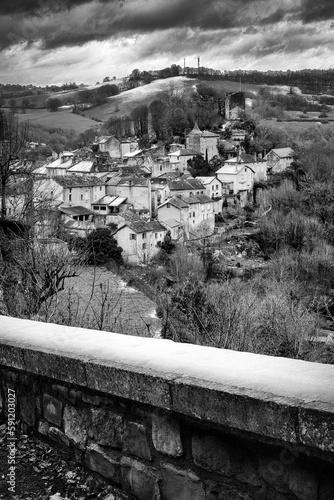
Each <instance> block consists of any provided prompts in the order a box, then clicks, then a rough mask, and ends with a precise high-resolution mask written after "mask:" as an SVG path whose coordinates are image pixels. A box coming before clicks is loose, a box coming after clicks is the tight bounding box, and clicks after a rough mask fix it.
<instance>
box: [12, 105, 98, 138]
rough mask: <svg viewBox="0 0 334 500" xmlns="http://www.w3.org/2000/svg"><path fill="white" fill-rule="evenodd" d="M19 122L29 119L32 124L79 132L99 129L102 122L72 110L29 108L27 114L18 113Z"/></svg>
mask: <svg viewBox="0 0 334 500" xmlns="http://www.w3.org/2000/svg"><path fill="white" fill-rule="evenodd" d="M16 116H17V118H18V120H19V122H20V123H21V122H23V121H29V123H31V124H36V125H43V126H44V127H46V128H61V129H63V130H71V129H73V130H75V131H76V132H77V133H80V132H84V131H85V130H87V129H90V128H92V129H98V128H99V127H100V126H101V124H100V123H97V122H96V121H94V120H92V119H90V118H86V117H84V116H81V115H77V114H74V113H72V112H71V111H70V110H66V111H60V110H58V111H57V112H55V113H52V112H50V111H47V110H46V109H28V110H27V112H26V114H17V115H16Z"/></svg>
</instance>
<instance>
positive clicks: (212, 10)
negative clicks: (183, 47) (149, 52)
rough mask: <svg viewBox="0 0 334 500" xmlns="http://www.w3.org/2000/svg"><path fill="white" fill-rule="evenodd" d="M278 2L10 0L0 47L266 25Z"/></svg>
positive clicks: (277, 13)
mask: <svg viewBox="0 0 334 500" xmlns="http://www.w3.org/2000/svg"><path fill="white" fill-rule="evenodd" d="M282 1H283V2H284V1H287V0H278V1H277V2H275V4H270V5H268V4H267V0H205V2H203V0H169V1H168V2H166V1H165V0H123V1H120V0H94V1H92V0H91V1H87V0H74V1H73V0H71V1H69V0H27V1H25V0H13V1H12V2H8V3H5V4H3V5H1V7H0V16H1V14H2V16H4V18H5V19H9V18H10V22H9V23H8V24H7V21H6V22H4V23H3V30H1V32H0V48H2V49H3V48H5V47H8V46H10V45H12V44H13V43H15V41H20V40H22V41H24V42H26V43H27V44H31V43H32V42H34V41H36V40H41V41H42V47H43V48H44V49H53V48H57V47H62V46H75V45H82V44H84V43H87V42H89V41H92V40H105V39H109V38H118V37H121V36H131V35H132V34H140V33H151V32H156V31H162V30H169V29H182V28H191V29H200V30H204V31H209V30H227V29H231V28H235V27H239V28H243V27H248V26H249V25H252V24H253V25H254V24H260V23H261V22H262V23H264V24H270V23H273V22H277V21H278V20H281V19H282V17H283V16H284V11H283V10H281V9H280V8H279V5H280V3H281V2H282ZM264 6H265V7H266V8H264ZM9 14H10V15H9ZM264 16H265V17H264Z"/></svg>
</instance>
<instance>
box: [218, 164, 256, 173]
mask: <svg viewBox="0 0 334 500" xmlns="http://www.w3.org/2000/svg"><path fill="white" fill-rule="evenodd" d="M243 168H249V169H250V170H251V171H252V172H253V173H254V170H253V169H252V168H251V167H249V166H248V165H246V164H245V163H237V162H234V163H231V164H229V163H225V165H223V166H222V167H220V169H219V170H217V172H216V174H233V175H236V174H238V173H239V172H240V171H241V170H242V169H243Z"/></svg>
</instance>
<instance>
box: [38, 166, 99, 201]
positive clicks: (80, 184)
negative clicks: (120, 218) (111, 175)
mask: <svg viewBox="0 0 334 500" xmlns="http://www.w3.org/2000/svg"><path fill="white" fill-rule="evenodd" d="M38 182H39V192H40V193H41V196H42V197H46V198H48V199H53V200H57V201H61V202H62V203H63V204H65V205H67V206H71V205H74V206H76V205H78V206H82V207H86V208H88V209H89V210H90V209H91V205H92V203H93V202H94V201H96V200H98V199H99V198H101V197H102V196H104V195H105V194H106V185H105V181H104V179H102V178H99V177H96V176H93V175H76V174H73V175H66V176H57V177H53V178H52V179H44V180H40V181H38Z"/></svg>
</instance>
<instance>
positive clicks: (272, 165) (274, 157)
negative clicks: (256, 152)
mask: <svg viewBox="0 0 334 500" xmlns="http://www.w3.org/2000/svg"><path fill="white" fill-rule="evenodd" d="M295 155H296V153H295V151H294V150H293V149H291V148H276V149H272V150H271V151H269V153H268V154H267V155H266V156H265V159H266V160H267V164H268V171H269V172H270V173H272V174H276V173H279V172H282V171H284V170H286V169H287V168H288V167H289V166H290V165H291V163H292V162H293V160H294V157H295Z"/></svg>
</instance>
